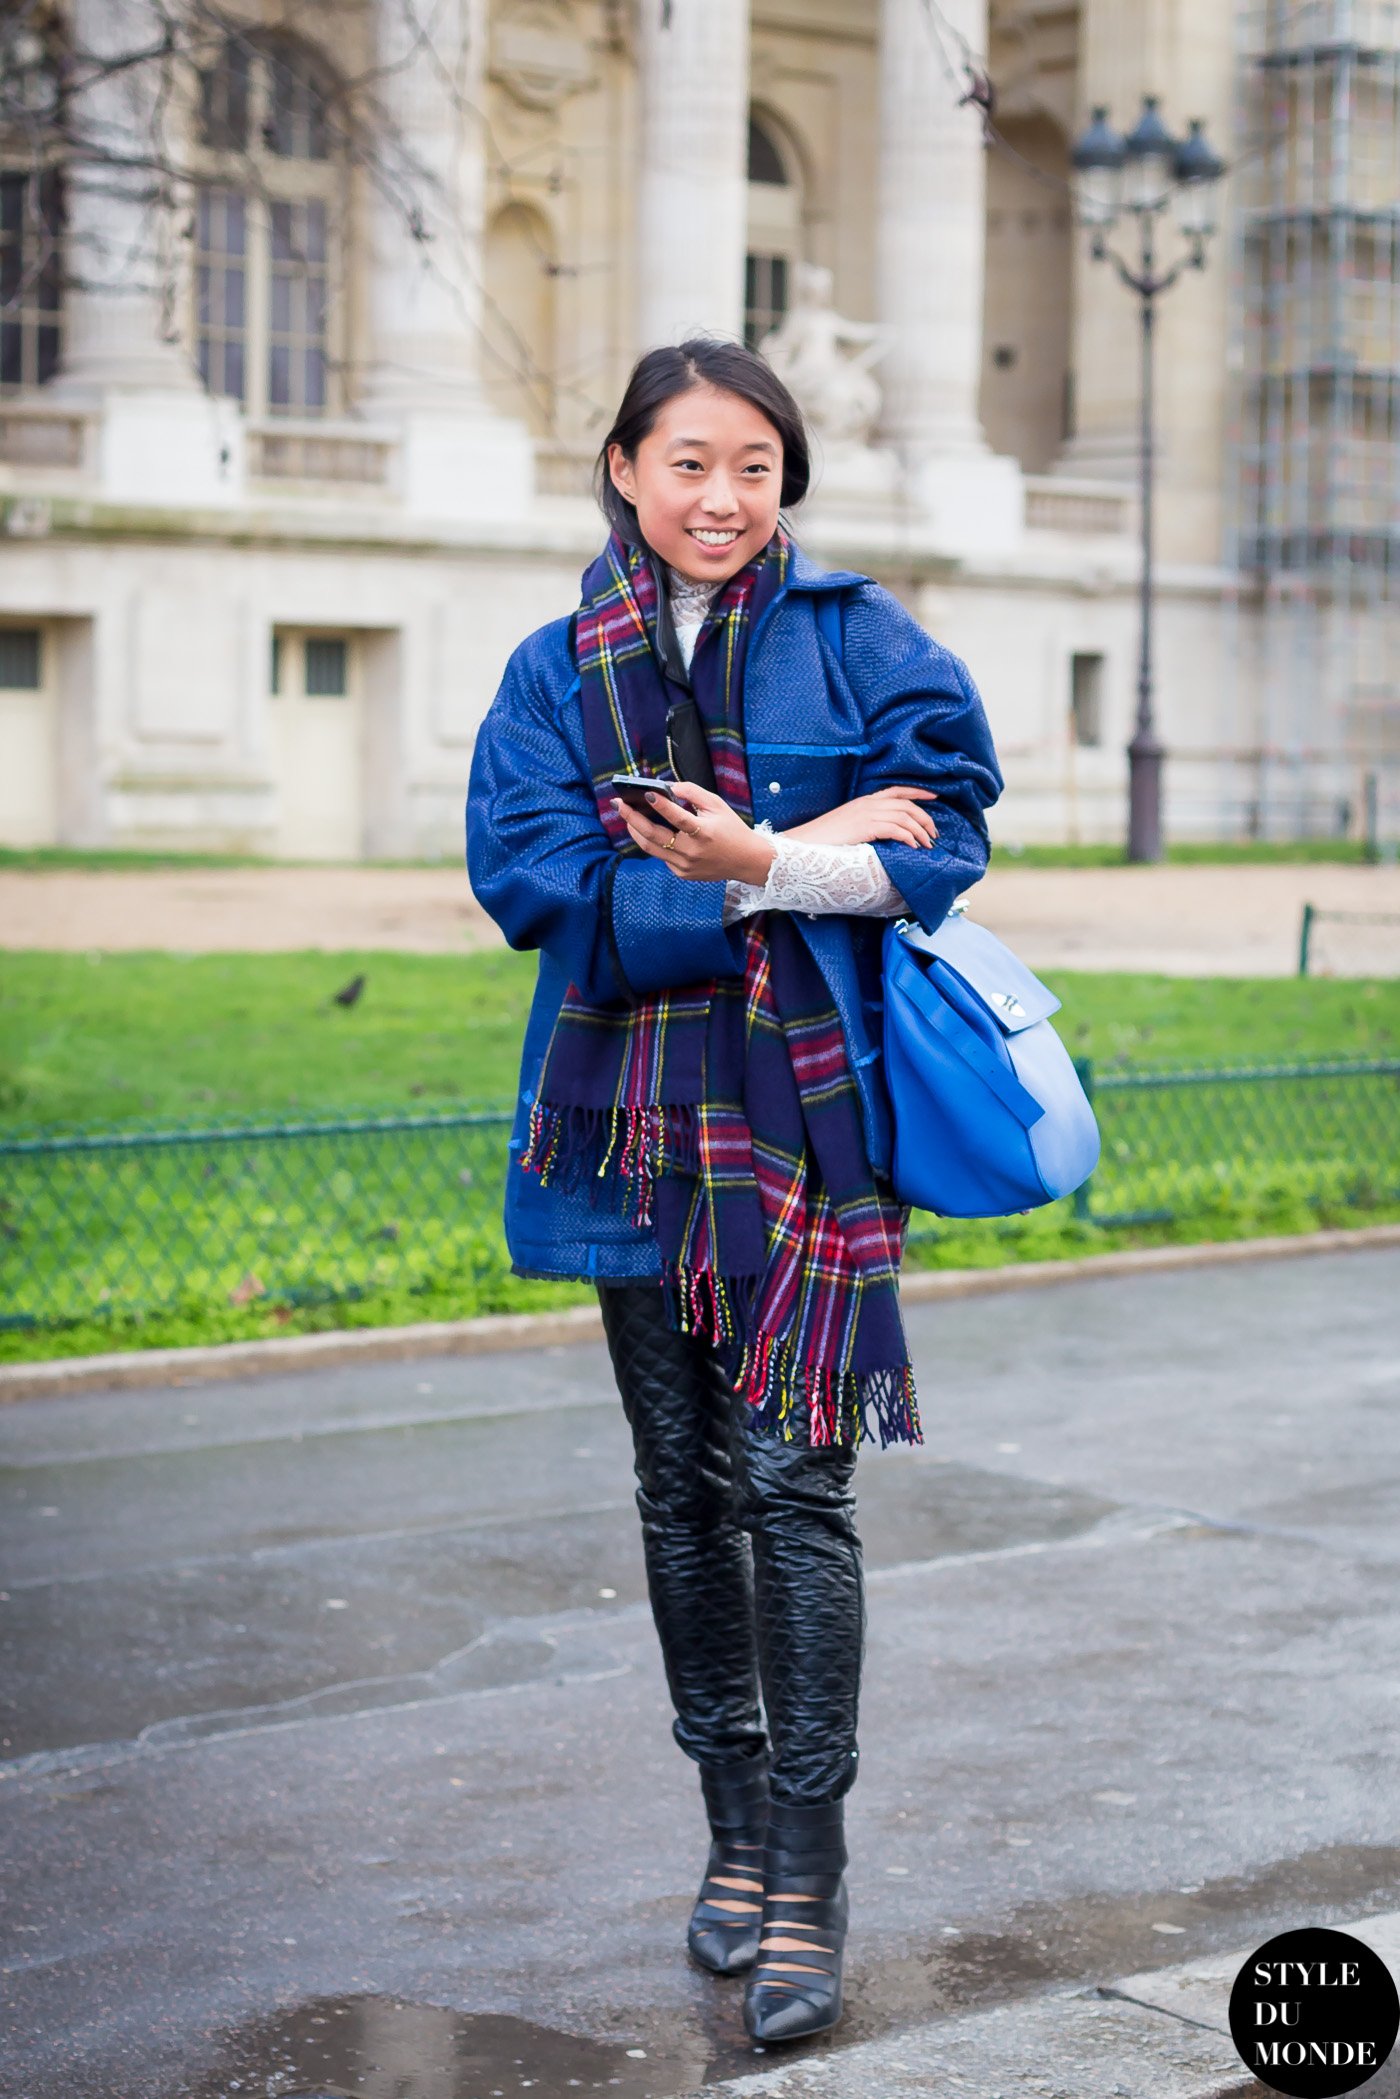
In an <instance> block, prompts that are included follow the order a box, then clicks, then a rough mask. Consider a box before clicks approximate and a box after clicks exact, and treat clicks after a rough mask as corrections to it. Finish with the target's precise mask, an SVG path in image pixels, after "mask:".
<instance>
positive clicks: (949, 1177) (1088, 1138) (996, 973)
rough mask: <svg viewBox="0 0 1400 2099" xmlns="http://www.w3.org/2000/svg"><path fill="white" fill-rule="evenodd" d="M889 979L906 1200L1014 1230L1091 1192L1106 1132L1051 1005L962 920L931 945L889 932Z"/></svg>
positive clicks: (912, 929) (896, 1163) (908, 928)
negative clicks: (1088, 1186) (1010, 1221)
mask: <svg viewBox="0 0 1400 2099" xmlns="http://www.w3.org/2000/svg"><path fill="white" fill-rule="evenodd" d="M884 971H885V1045H884V1052H885V1077H886V1080H887V1083H888V1086H889V1092H890V1100H891V1103H892V1105H893V1108H894V1158H893V1169H892V1178H893V1181H894V1188H895V1193H896V1195H897V1196H898V1197H899V1199H900V1201H901V1202H904V1203H912V1204H913V1205H914V1206H915V1208H916V1209H920V1210H932V1211H933V1212H934V1213H935V1214H936V1215H937V1216H939V1217H1008V1216H1010V1215H1011V1214H1012V1213H1013V1212H1014V1211H1018V1210H1034V1209H1037V1208H1038V1207H1039V1206H1040V1205H1041V1204H1042V1203H1052V1202H1055V1201H1057V1200H1058V1198H1059V1197H1060V1196H1062V1195H1070V1194H1072V1193H1073V1191H1074V1190H1075V1189H1076V1188H1078V1187H1079V1186H1080V1185H1081V1184H1082V1183H1083V1182H1084V1181H1087V1180H1088V1178H1089V1175H1090V1174H1091V1173H1092V1172H1093V1170H1094V1168H1095V1166H1096V1165H1097V1164H1098V1157H1099V1131H1098V1124H1097V1123H1096V1122H1095V1120H1094V1111H1093V1109H1092V1108H1091V1107H1090V1105H1089V1101H1088V1097H1087V1095H1086V1094H1085V1091H1084V1088H1083V1086H1082V1085H1081V1084H1080V1082H1079V1074H1078V1073H1077V1072H1076V1070H1075V1068H1074V1064H1073V1062H1072V1060H1071V1058H1070V1055H1069V1052H1068V1051H1067V1050H1066V1048H1065V1046H1064V1044H1063V1043H1062V1042H1061V1040H1060V1038H1059V1036H1058V1035H1057V1034H1056V1033H1055V1030H1054V1029H1053V1028H1052V1027H1051V1025H1050V1015H1051V1014H1052V1013H1054V1012H1056V1011H1058V1009H1059V1004H1060V1001H1059V1000H1058V999H1057V998H1056V997H1055V995H1054V993H1053V992H1052V991H1048V990H1047V989H1046V987H1045V986H1044V984H1042V983H1041V981H1040V979H1039V978H1038V977H1035V976H1032V974H1031V972H1030V971H1029V970H1028V969H1027V968H1026V966H1025V964H1024V963H1023V962H1018V961H1017V959H1016V957H1015V956H1014V955H1013V954H1012V953H1011V950H1010V949H1009V948H1007V947H1004V946H1003V945H1002V943H1001V942H1000V941H999V940H998V939H997V937H996V935H995V934H994V933H989V932H988V931H987V929H986V927H985V926H979V925H976V924H974V923H973V921H972V920H970V919H967V918H964V917H963V916H962V915H961V914H960V913H959V912H956V911H954V912H950V914H949V915H948V917H947V918H945V919H944V921H943V923H942V925H941V926H939V927H938V929H937V931H936V932H933V933H926V932H925V931H924V929H923V927H922V926H921V925H919V924H918V923H917V921H915V920H912V919H907V918H901V919H897V920H891V922H890V923H889V925H888V926H887V927H886V929H885V943H884Z"/></svg>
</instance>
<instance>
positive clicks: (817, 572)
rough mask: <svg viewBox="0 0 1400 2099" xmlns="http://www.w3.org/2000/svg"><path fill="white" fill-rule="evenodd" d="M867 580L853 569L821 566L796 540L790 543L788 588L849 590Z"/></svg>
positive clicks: (867, 578)
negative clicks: (790, 557) (790, 558)
mask: <svg viewBox="0 0 1400 2099" xmlns="http://www.w3.org/2000/svg"><path fill="white" fill-rule="evenodd" d="M869 580H870V579H869V577H868V576H863V575H861V574H860V573H859V572H858V571H857V570H855V569H848V568H821V567H819V566H818V564H817V563H816V562H815V561H813V559H812V557H811V555H810V554H808V553H806V552H805V551H804V549H803V548H802V547H801V546H799V545H798V543H797V541H796V540H794V541H793V543H792V561H791V563H790V565H789V567H788V579H787V587H788V589H789V590H849V589H850V588H851V586H852V585H853V584H856V583H868V582H869Z"/></svg>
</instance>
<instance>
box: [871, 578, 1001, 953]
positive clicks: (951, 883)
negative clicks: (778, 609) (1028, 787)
mask: <svg viewBox="0 0 1400 2099" xmlns="http://www.w3.org/2000/svg"><path fill="white" fill-rule="evenodd" d="M845 668H846V676H847V679H848V681H849V683H850V685H851V689H852V691H853V692H854V694H855V696H856V698H857V700H858V701H859V703H860V707H861V712H862V714H863V716H864V719H865V734H866V741H867V743H868V744H869V747H870V748H869V750H868V752H867V754H866V755H865V757H864V758H862V760H861V763H860V769H859V773H858V776H857V781H856V787H855V792H856V794H857V795H863V794H870V793H873V792H875V791H876V790H878V789H879V788H881V787H889V786H894V785H901V784H910V785H915V786H920V787H926V788H930V789H932V790H933V792H934V793H935V794H936V795H937V801H936V802H935V803H933V804H931V805H930V814H931V815H932V816H933V817H934V818H935V820H936V823H937V827H938V837H937V841H936V843H935V844H933V845H932V846H929V847H923V846H913V845H908V844H905V843H903V842H902V841H899V840H895V839H879V840H877V841H876V844H875V851H876V853H877V854H878V856H879V858H880V861H881V863H882V865H883V866H884V869H885V872H886V874H887V875H888V876H889V878H890V881H891V882H892V883H893V885H894V887H895V888H896V889H897V890H898V892H899V894H900V896H901V897H903V898H904V899H905V901H906V903H907V906H908V909H909V912H910V913H911V915H912V916H914V917H915V918H917V919H918V920H919V922H920V924H921V925H923V926H925V927H927V928H928V929H929V930H930V931H932V930H933V929H934V928H935V927H936V926H937V925H938V924H939V923H940V922H941V921H942V920H943V919H944V918H945V917H946V916H947V913H948V909H949V906H950V905H951V904H952V903H953V901H954V900H955V898H957V897H958V896H960V895H961V894H962V892H963V891H964V890H965V889H970V888H971V886H972V884H973V883H974V882H976V881H977V880H978V879H979V878H980V877H981V875H982V874H983V872H984V871H985V869H986V865H987V857H988V852H989V845H988V839H987V820H986V813H985V812H986V811H987V809H988V808H990V806H991V804H992V803H993V802H994V801H995V800H996V799H997V796H998V795H999V794H1000V793H1001V789H1002V777H1001V771H1000V768H999V767H998V765H997V761H996V753H995V750H994V748H993V745H992V734H991V730H990V728H989V726H988V723H987V716H986V713H985V711H984V709H983V706H982V701H981V699H980V697H979V695H978V692H977V688H976V686H975V685H974V684H973V682H972V678H971V676H970V675H969V673H968V670H967V666H966V665H965V664H964V663H962V662H961V660H960V659H959V658H958V657H956V656H954V655H953V654H952V653H951V652H950V651H949V650H947V649H945V648H943V647H941V646H940V644H939V643H938V642H936V641H934V640H933V639H932V638H931V636H929V635H928V634H926V633H925V632H924V629H923V628H922V627H921V626H920V625H919V624H918V622H917V621H916V620H914V619H913V618H911V616H910V615H909V614H908V613H907V612H906V611H905V610H904V607H903V606H902V605H900V604H899V602H898V601H897V599H895V598H893V597H891V595H890V593H889V592H888V591H886V590H884V589H882V588H881V587H880V586H879V585H878V584H866V585H863V586H862V587H861V589H860V590H858V591H855V592H853V593H852V595H851V598H850V599H849V601H848V603H847V607H846V615H845Z"/></svg>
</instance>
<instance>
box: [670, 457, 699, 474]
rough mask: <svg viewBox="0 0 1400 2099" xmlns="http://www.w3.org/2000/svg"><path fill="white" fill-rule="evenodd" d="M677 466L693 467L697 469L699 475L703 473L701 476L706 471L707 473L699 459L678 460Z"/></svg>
mask: <svg viewBox="0 0 1400 2099" xmlns="http://www.w3.org/2000/svg"><path fill="white" fill-rule="evenodd" d="M676 465H677V466H678V467H690V466H693V467H694V468H695V469H696V471H697V473H701V474H703V473H704V471H705V469H704V467H703V466H702V465H701V463H700V461H699V460H698V459H678V460H677V461H676Z"/></svg>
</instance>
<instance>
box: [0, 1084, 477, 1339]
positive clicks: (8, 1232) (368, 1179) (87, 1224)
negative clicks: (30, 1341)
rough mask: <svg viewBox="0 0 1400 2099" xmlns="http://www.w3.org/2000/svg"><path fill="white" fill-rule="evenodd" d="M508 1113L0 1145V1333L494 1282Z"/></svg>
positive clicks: (469, 1289)
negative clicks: (126, 1316) (117, 1316)
mask: <svg viewBox="0 0 1400 2099" xmlns="http://www.w3.org/2000/svg"><path fill="white" fill-rule="evenodd" d="M509 1123H510V1111H509V1110H508V1109H499V1108H492V1109H485V1110H478V1109H467V1108H464V1109H461V1110H459V1111H457V1112H455V1113H452V1114H439V1115H387V1114H386V1115H364V1116H355V1117H344V1118H339V1119H337V1120H334V1121H331V1120H310V1119H308V1120H305V1121H299V1122H286V1123H262V1124H249V1125H246V1126H243V1127H227V1128H220V1129H203V1130H200V1129H191V1130H121V1131H93V1132H81V1133H76V1134H67V1135H60V1136H43V1137H35V1138H26V1139H22V1140H18V1141H12V1142H9V1143H6V1144H3V1145H0V1326H9V1327H15V1326H50V1325H55V1326H56V1325H62V1324H65V1323H68V1322H72V1321H75V1320H80V1319H92V1318H95V1317H96V1318H101V1317H103V1316H104V1315H111V1314H114V1313H123V1312H138V1311H139V1312H150V1311H153V1310H156V1309H165V1310H169V1309H172V1308H176V1307H180V1306H186V1305H188V1306H196V1305H200V1304H208V1303H210V1302H211V1301H212V1302H214V1303H218V1304H228V1303H234V1304H240V1303H250V1302H252V1301H254V1300H260V1299H267V1300H269V1301H271V1302H273V1303H280V1304H301V1305H306V1304H317V1303H329V1302H335V1301H337V1300H345V1299H350V1298H354V1297H357V1296H363V1295H365V1294H366V1293H367V1292H370V1291H375V1290H380V1289H383V1288H386V1287H387V1288H392V1289H399V1290H408V1291H410V1292H411V1291H414V1290H422V1289H425V1288H427V1287H429V1286H432V1285H438V1284H442V1283H444V1282H450V1281H452V1280H454V1279H455V1280H456V1281H457V1282H458V1283H459V1284H460V1286H461V1287H462V1292H463V1298H464V1302H470V1301H471V1300H472V1299H473V1298H474V1297H475V1295H476V1294H478V1293H479V1289H480V1285H481V1284H482V1283H483V1282H485V1281H487V1280H489V1279H491V1278H493V1277H495V1276H497V1275H504V1274H506V1273H507V1272H508V1271H509V1265H510V1264H509V1262H508V1260H507V1258H506V1252H505V1246H504V1242H503V1240H502V1236H501V1203H502V1197H503V1193H504V1183H505V1164H506V1134H507V1130H508V1127H509Z"/></svg>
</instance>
